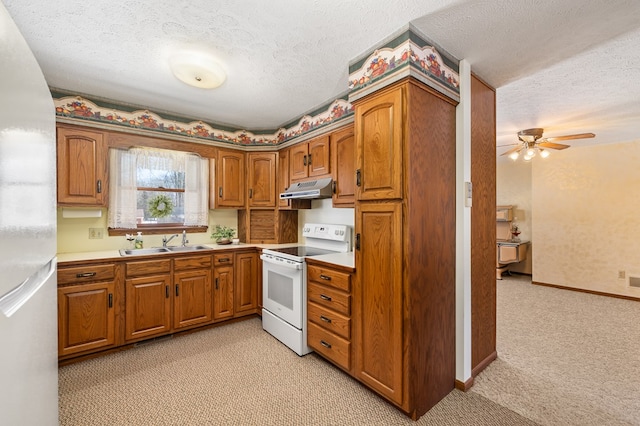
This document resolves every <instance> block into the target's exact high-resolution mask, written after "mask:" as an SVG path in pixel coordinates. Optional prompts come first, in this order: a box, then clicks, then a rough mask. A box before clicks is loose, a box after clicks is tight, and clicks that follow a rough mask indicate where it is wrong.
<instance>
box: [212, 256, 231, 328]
mask: <svg viewBox="0 0 640 426" xmlns="http://www.w3.org/2000/svg"><path fill="white" fill-rule="evenodd" d="M213 285H214V289H213V319H215V320H220V319H224V318H231V317H232V316H233V286H234V283H233V266H231V265H230V266H216V267H215V268H214V270H213Z"/></svg>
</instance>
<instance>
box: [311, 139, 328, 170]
mask: <svg viewBox="0 0 640 426" xmlns="http://www.w3.org/2000/svg"><path fill="white" fill-rule="evenodd" d="M330 147H331V144H330V141H329V135H324V136H320V137H319V138H316V139H313V140H311V141H310V142H309V148H308V152H309V153H308V154H307V166H308V168H309V172H308V174H307V175H308V176H309V177H319V176H325V175H329V174H330V173H331V155H330V153H331V149H330Z"/></svg>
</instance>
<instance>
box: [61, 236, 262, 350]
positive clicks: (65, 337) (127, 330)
mask: <svg viewBox="0 0 640 426" xmlns="http://www.w3.org/2000/svg"><path fill="white" fill-rule="evenodd" d="M260 273H261V269H260V261H259V257H258V252H257V251H256V250H255V249H252V248H249V249H247V248H243V249H240V250H238V249H236V250H228V251H223V252H219V251H216V252H215V254H212V252H208V253H207V254H203V253H198V254H194V253H185V254H181V255H174V256H170V257H169V256H164V255H163V256H159V257H157V258H152V257H145V258H137V259H131V258H129V259H127V258H124V259H122V260H120V261H114V262H111V263H107V262H104V261H103V262H95V263H93V262H86V263H83V264H78V262H70V263H68V264H67V265H65V264H64V263H61V264H60V265H59V267H58V324H59V327H58V341H59V350H58V356H59V359H60V360H61V361H65V362H67V360H70V359H73V358H77V357H80V356H85V355H89V354H91V353H94V352H99V351H104V350H108V349H113V348H117V347H118V346H122V345H128V344H133V343H135V342H138V341H141V340H145V339H151V338H155V337H159V336H162V335H166V334H170V333H173V332H178V331H182V330H186V329H189V328H195V327H201V326H204V325H207V324H211V323H213V322H218V321H225V320H228V319H231V318H234V317H241V316H246V315H252V314H255V313H258V309H259V306H260V303H259V301H260V299H259V298H260V293H259V290H260V289H259V287H260V283H261V275H260Z"/></svg>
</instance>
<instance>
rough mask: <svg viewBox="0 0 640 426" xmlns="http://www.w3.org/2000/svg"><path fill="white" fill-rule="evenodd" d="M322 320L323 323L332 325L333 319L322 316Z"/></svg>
mask: <svg viewBox="0 0 640 426" xmlns="http://www.w3.org/2000/svg"><path fill="white" fill-rule="evenodd" d="M320 319H321V320H322V321H324V322H328V323H331V318H327V317H325V316H324V315H320Z"/></svg>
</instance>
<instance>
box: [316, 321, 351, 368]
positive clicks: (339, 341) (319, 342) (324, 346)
mask: <svg viewBox="0 0 640 426" xmlns="http://www.w3.org/2000/svg"><path fill="white" fill-rule="evenodd" d="M308 327H309V329H308V331H307V345H309V347H310V348H312V349H313V350H314V351H316V352H318V353H319V354H322V355H323V356H325V357H326V358H328V359H329V360H331V361H333V362H334V363H336V364H337V365H338V366H340V367H342V368H344V369H345V370H350V369H351V343H349V342H348V341H347V340H344V339H343V338H341V337H338V336H336V335H335V334H333V333H329V332H328V331H326V330H325V329H323V328H321V327H318V326H317V325H315V324H314V323H309V325H308Z"/></svg>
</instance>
